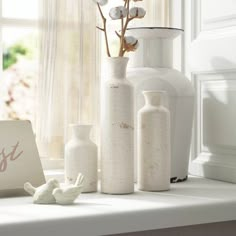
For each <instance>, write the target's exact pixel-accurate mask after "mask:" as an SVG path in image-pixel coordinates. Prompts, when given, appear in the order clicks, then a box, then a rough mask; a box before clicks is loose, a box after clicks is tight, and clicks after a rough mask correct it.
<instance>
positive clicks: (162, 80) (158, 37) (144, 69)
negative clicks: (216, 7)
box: [127, 27, 194, 182]
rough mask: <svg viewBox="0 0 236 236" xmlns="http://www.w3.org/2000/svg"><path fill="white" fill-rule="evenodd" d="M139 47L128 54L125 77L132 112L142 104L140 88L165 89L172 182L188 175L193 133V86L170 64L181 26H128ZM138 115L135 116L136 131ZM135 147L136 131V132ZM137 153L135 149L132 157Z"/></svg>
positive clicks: (183, 178)
mask: <svg viewBox="0 0 236 236" xmlns="http://www.w3.org/2000/svg"><path fill="white" fill-rule="evenodd" d="M128 32H130V34H131V35H133V36H135V37H136V38H138V39H139V43H140V47H139V49H138V50H137V52H135V53H134V54H132V55H130V59H131V61H130V68H129V70H128V74H127V78H128V80H129V81H130V82H131V83H132V84H133V86H134V97H135V99H134V113H135V117H137V113H138V110H139V109H140V108H141V107H143V105H144V98H143V96H142V91H143V90H164V91H166V92H167V95H168V102H167V101H165V100H164V101H163V102H164V104H165V107H167V108H168V109H169V111H170V122H171V182H180V181H184V180H186V179H187V176H188V163H189V154H190V144H191V136H192V124H193V110H194V89H193V86H192V84H191V82H190V80H189V79H188V78H186V77H185V76H184V75H183V74H182V73H181V72H179V71H177V70H175V69H174V68H173V39H174V38H176V37H177V36H179V35H181V34H182V33H183V30H181V29H175V28H160V27H159V28H158V27H156V28H155V27H151V28H149V27H143V28H133V29H129V30H128ZM136 127H137V119H135V131H136ZM135 150H137V135H135ZM136 158H137V153H135V160H136Z"/></svg>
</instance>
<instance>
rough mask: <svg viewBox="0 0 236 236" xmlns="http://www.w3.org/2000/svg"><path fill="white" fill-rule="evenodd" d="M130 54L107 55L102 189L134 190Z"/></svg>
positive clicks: (102, 126) (107, 190)
mask: <svg viewBox="0 0 236 236" xmlns="http://www.w3.org/2000/svg"><path fill="white" fill-rule="evenodd" d="M127 64H128V58H123V57H117V58H108V60H107V67H106V76H105V77H106V81H104V83H103V86H102V90H103V91H102V96H103V98H102V107H101V191H102V192H103V193H108V194H129V193H133V192H134V164H133V158H134V157H133V151H134V147H133V145H134V128H133V87H132V85H131V84H130V82H129V81H128V80H127V79H126V67H127Z"/></svg>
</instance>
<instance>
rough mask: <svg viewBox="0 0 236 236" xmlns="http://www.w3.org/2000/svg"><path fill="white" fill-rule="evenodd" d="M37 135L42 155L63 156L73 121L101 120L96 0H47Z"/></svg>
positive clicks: (44, 2) (44, 4)
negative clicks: (99, 109) (69, 126)
mask: <svg viewBox="0 0 236 236" xmlns="http://www.w3.org/2000/svg"><path fill="white" fill-rule="evenodd" d="M40 2H41V22H40V26H41V57H40V62H41V63H40V79H39V83H38V96H37V97H38V113H37V116H36V117H37V125H36V135H37V141H38V144H39V147H40V151H41V155H42V156H45V157H50V158H61V157H63V146H64V143H65V141H66V139H67V133H68V125H69V124H70V123H78V122H80V123H89V124H93V125H95V126H96V125H97V121H98V101H99V99H98V98H99V79H98V77H97V76H96V74H97V73H96V46H95V45H96V28H95V25H96V9H95V4H94V3H93V1H90V0H42V1H40Z"/></svg>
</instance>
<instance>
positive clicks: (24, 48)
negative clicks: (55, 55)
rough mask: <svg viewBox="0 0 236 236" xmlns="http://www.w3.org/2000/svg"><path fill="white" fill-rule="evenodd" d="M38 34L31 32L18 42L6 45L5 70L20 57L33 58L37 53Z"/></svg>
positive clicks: (4, 54)
mask: <svg viewBox="0 0 236 236" xmlns="http://www.w3.org/2000/svg"><path fill="white" fill-rule="evenodd" d="M36 41H37V35H35V34H30V35H28V36H27V37H26V38H24V39H22V40H20V41H18V42H16V43H15V44H13V45H11V46H8V47H4V52H3V70H6V69H8V68H9V67H11V66H12V65H14V64H16V63H17V62H18V60H19V58H20V57H22V56H24V58H26V59H29V60H31V59H32V58H34V57H35V55H36V54H37V45H36V44H35V42H36Z"/></svg>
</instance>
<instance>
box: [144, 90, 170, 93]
mask: <svg viewBox="0 0 236 236" xmlns="http://www.w3.org/2000/svg"><path fill="white" fill-rule="evenodd" d="M142 93H143V94H157V93H158V94H166V91H164V90H144V91H142Z"/></svg>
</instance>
